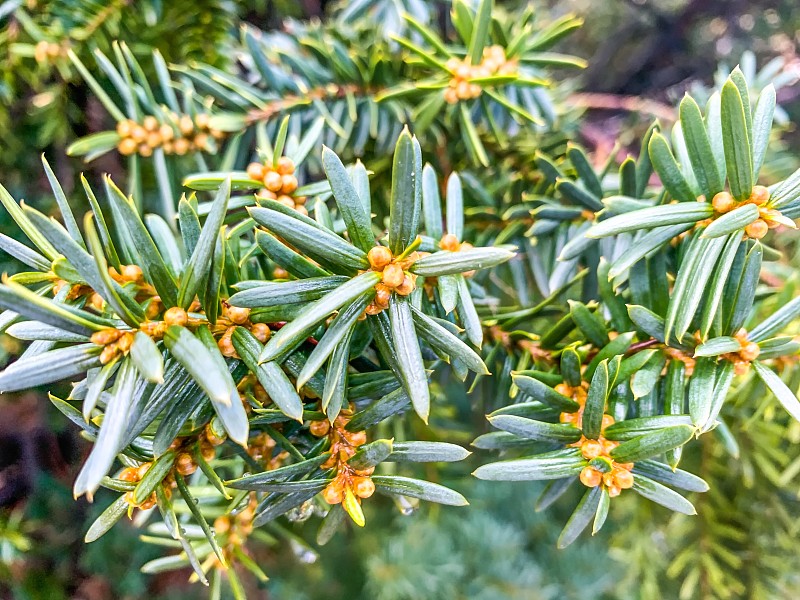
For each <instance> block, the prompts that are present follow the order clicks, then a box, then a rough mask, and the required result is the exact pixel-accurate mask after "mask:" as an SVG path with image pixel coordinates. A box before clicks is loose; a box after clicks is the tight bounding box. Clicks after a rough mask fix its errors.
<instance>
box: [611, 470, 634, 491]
mask: <svg viewBox="0 0 800 600" xmlns="http://www.w3.org/2000/svg"><path fill="white" fill-rule="evenodd" d="M613 484H614V485H616V486H617V487H619V488H620V489H623V490H629V489H631V488H632V487H633V473H631V472H630V471H626V470H625V469H618V470H615V471H614V482H613Z"/></svg>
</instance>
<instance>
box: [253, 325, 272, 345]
mask: <svg viewBox="0 0 800 600" xmlns="http://www.w3.org/2000/svg"><path fill="white" fill-rule="evenodd" d="M250 333H252V334H253V335H254V336H255V338H256V339H257V340H258V341H259V342H261V343H262V344H266V343H267V341H268V340H269V338H270V337H271V336H272V331H271V330H270V328H269V325H267V324H266V323H253V325H252V326H251V327H250Z"/></svg>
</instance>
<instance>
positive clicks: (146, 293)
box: [108, 265, 161, 316]
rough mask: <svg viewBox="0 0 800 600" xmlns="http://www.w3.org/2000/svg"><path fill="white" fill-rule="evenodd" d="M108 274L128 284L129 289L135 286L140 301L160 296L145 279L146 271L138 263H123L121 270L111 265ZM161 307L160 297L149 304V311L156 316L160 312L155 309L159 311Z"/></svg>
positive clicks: (115, 279) (118, 281) (124, 284)
mask: <svg viewBox="0 0 800 600" xmlns="http://www.w3.org/2000/svg"><path fill="white" fill-rule="evenodd" d="M108 274H109V275H110V276H111V279H113V280H114V281H116V282H117V283H118V284H120V285H121V286H126V287H127V288H128V289H130V288H133V289H134V290H135V291H136V300H137V301H139V302H141V301H142V300H145V299H148V298H158V296H157V294H156V290H155V288H154V287H153V286H152V285H150V284H149V283H147V282H146V281H145V279H144V272H143V271H142V268H141V267H139V266H138V265H122V266H120V270H119V271H117V269H116V268H114V267H109V268H108ZM159 308H161V299H160V298H158V300H157V301H156V302H151V303H150V304H149V305H148V312H149V313H152V316H155V315H156V314H158V312H154V311H158V309H159Z"/></svg>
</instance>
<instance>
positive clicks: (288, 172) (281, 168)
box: [247, 156, 308, 215]
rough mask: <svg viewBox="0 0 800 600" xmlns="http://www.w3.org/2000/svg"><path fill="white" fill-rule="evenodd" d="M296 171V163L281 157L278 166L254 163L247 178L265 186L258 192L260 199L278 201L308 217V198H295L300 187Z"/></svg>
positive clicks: (269, 163)
mask: <svg viewBox="0 0 800 600" xmlns="http://www.w3.org/2000/svg"><path fill="white" fill-rule="evenodd" d="M294 171H295V165H294V161H293V160H292V159H291V158H289V157H288V156H281V157H280V158H279V159H278V162H277V164H273V163H272V162H263V163H259V162H252V163H250V164H249V165H247V176H248V177H249V178H250V179H253V180H254V181H259V182H261V183H262V184H263V185H264V188H263V189H261V190H259V191H258V194H257V196H258V197H259V198H269V199H270V200H276V201H278V202H280V203H281V204H283V205H284V206H288V207H289V208H293V209H294V210H296V211H297V212H299V213H302V214H304V215H307V214H308V209H307V208H306V207H305V204H306V200H307V199H306V197H305V196H294V192H295V191H296V190H297V187H298V185H299V184H298V182H297V177H296V176H295V174H294Z"/></svg>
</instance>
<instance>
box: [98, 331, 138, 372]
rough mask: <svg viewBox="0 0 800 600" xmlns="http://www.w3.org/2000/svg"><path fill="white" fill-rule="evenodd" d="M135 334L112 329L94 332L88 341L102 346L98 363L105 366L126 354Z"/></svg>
mask: <svg viewBox="0 0 800 600" xmlns="http://www.w3.org/2000/svg"><path fill="white" fill-rule="evenodd" d="M135 334H136V333H135V332H134V331H126V330H123V329H114V328H109V329H101V330H100V331H95V332H94V333H93V334H92V337H91V338H90V339H91V342H92V343H93V344H97V345H98V346H103V351H102V352H101V353H100V363H101V364H104V365H105V364H108V363H109V362H111V361H112V360H113V359H115V358H116V357H118V356H124V355H126V354H128V352H129V351H130V349H131V346H132V345H133V337H134V335H135Z"/></svg>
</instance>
